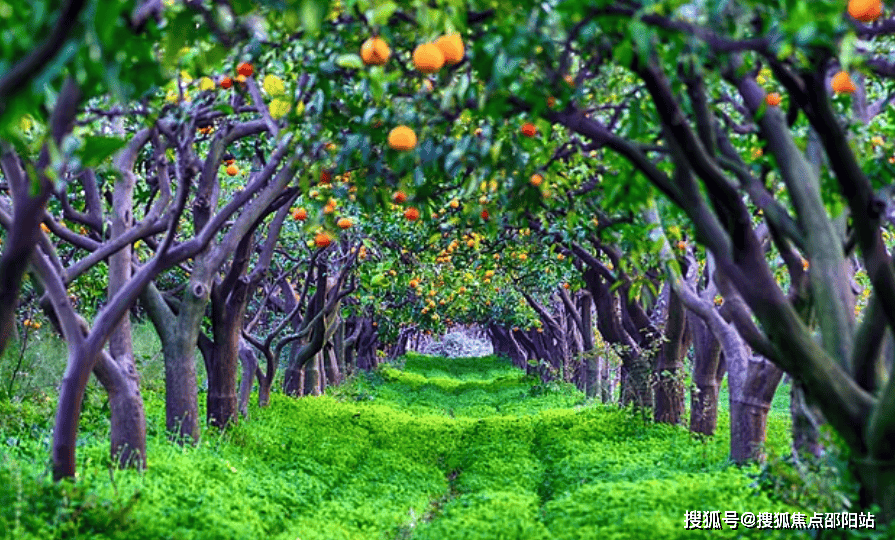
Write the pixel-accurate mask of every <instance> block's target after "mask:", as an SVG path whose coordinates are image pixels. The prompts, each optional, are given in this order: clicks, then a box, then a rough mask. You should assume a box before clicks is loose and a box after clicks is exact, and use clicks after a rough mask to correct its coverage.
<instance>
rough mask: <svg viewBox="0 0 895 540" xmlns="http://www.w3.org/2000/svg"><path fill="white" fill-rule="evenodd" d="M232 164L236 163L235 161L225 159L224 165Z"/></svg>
mask: <svg viewBox="0 0 895 540" xmlns="http://www.w3.org/2000/svg"><path fill="white" fill-rule="evenodd" d="M234 163H236V160H235V159H233V158H227V159H225V160H224V165H233V164H234Z"/></svg>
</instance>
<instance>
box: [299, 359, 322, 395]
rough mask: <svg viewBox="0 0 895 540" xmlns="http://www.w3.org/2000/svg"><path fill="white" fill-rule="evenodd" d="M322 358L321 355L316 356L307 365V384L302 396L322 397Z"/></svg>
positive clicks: (305, 368)
mask: <svg viewBox="0 0 895 540" xmlns="http://www.w3.org/2000/svg"><path fill="white" fill-rule="evenodd" d="M320 356H321V353H319V352H318V353H317V354H315V355H314V356H313V357H311V359H310V360H308V361H307V363H305V367H304V374H305V377H304V379H305V384H304V392H303V393H302V395H305V396H319V395H320V382H321V381H320Z"/></svg>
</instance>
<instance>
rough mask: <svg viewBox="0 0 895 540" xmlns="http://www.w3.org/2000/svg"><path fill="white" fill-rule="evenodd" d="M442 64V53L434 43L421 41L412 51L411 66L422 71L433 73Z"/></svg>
mask: <svg viewBox="0 0 895 540" xmlns="http://www.w3.org/2000/svg"><path fill="white" fill-rule="evenodd" d="M443 65H444V53H442V52H441V49H439V48H438V47H437V46H436V45H435V44H434V43H423V44H422V45H420V46H418V47H417V48H416V49H415V50H414V51H413V66H414V67H415V68H416V69H417V70H419V71H421V72H423V73H435V72H436V71H438V70H439V69H441V66H443Z"/></svg>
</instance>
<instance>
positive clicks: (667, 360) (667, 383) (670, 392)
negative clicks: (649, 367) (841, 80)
mask: <svg viewBox="0 0 895 540" xmlns="http://www.w3.org/2000/svg"><path fill="white" fill-rule="evenodd" d="M665 339H666V341H665V342H664V343H663V344H662V348H661V349H660V350H659V359H658V362H657V364H656V372H657V385H656V408H655V411H654V413H655V421H656V422H660V423H664V424H673V425H677V424H680V423H681V419H682V418H683V416H684V410H685V407H684V381H683V369H684V357H685V355H686V353H687V347H688V341H689V339H688V329H687V317H686V310H685V308H684V305H683V304H682V303H681V301H680V298H679V297H678V295H677V294H676V293H675V292H674V291H672V292H671V293H670V297H669V299H668V320H667V321H666V323H665Z"/></svg>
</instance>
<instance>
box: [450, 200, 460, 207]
mask: <svg viewBox="0 0 895 540" xmlns="http://www.w3.org/2000/svg"><path fill="white" fill-rule="evenodd" d="M450 205H451V208H458V207H459V206H460V201H458V200H457V199H452V200H451V202H450Z"/></svg>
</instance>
